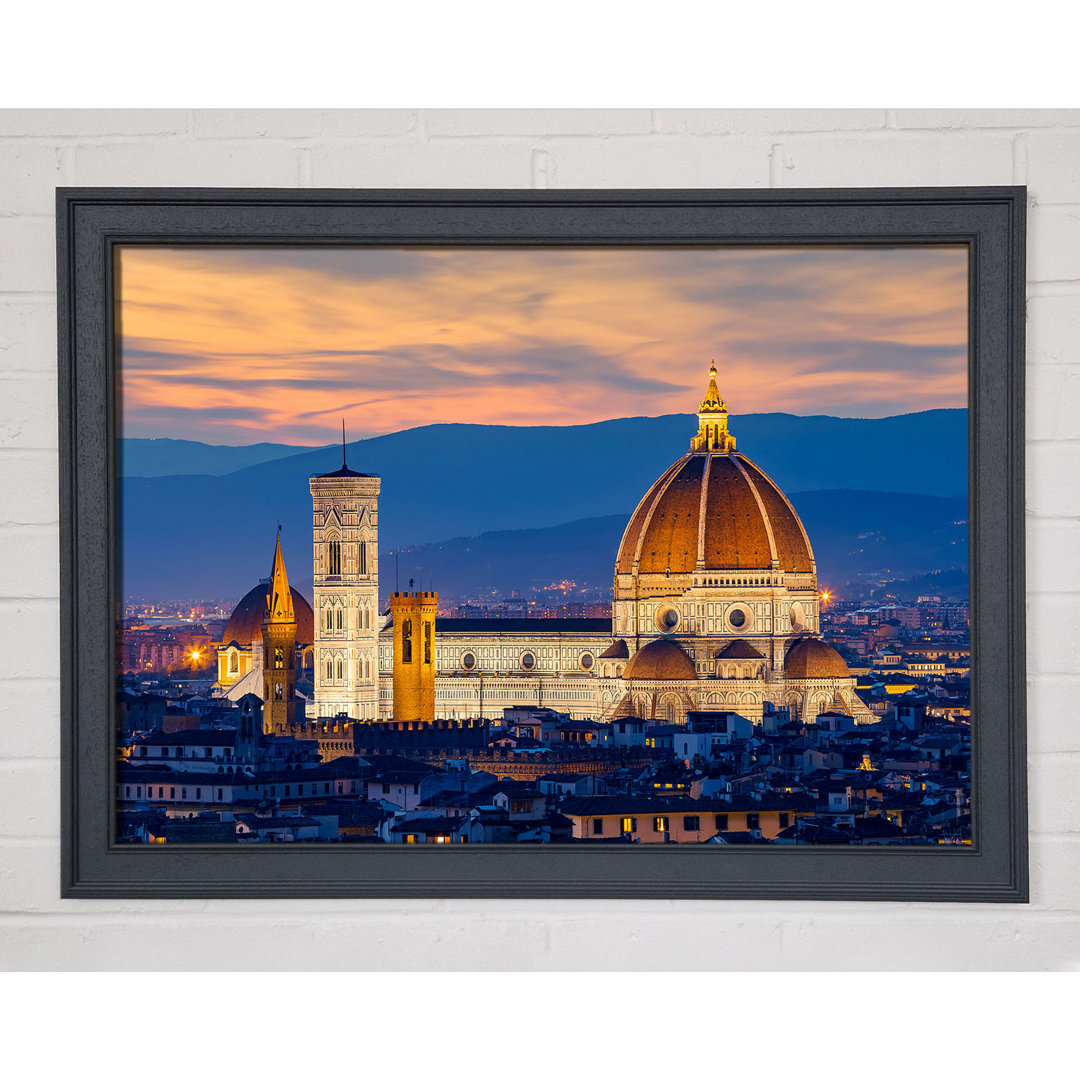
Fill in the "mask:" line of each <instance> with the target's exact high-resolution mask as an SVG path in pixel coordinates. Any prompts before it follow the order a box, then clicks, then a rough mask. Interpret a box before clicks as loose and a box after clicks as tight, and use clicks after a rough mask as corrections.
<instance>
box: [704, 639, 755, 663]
mask: <svg viewBox="0 0 1080 1080" xmlns="http://www.w3.org/2000/svg"><path fill="white" fill-rule="evenodd" d="M713 659H715V660H764V659H765V657H764V656H763V655H762V654H761V653H759V652H758V651H757V649H755V648H754V646H753V645H751V644H750V642H749V641H744V640H743V639H742V638H739V640H738V641H733V642H732V643H731V644H730V645H729V646H728V647H727V648H726V649H721V650H720V652H718V653H716V655H715V656H714V657H713Z"/></svg>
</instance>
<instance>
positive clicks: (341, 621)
mask: <svg viewBox="0 0 1080 1080" xmlns="http://www.w3.org/2000/svg"><path fill="white" fill-rule="evenodd" d="M344 625H345V609H344V608H338V609H337V628H338V629H339V630H341V629H342V628H343V627H344Z"/></svg>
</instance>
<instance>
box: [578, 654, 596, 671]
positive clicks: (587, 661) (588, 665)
mask: <svg viewBox="0 0 1080 1080" xmlns="http://www.w3.org/2000/svg"><path fill="white" fill-rule="evenodd" d="M580 663H581V666H582V667H583V668H584V669H585V670H586V671H590V670H591V669H592V666H593V664H594V663H596V659H595V658H594V656H593V654H592V653H591V652H587V653H582V654H581V661H580Z"/></svg>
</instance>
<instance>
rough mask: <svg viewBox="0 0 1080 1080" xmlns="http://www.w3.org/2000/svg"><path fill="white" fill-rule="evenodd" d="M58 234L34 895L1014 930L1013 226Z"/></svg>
mask: <svg viewBox="0 0 1080 1080" xmlns="http://www.w3.org/2000/svg"><path fill="white" fill-rule="evenodd" d="M58 200H59V201H58V223H59V225H58V232H59V238H58V239H59V274H60V279H59V291H60V372H61V378H60V387H61V391H60V414H61V440H62V441H61V449H62V463H63V473H62V504H61V509H62V529H63V532H62V603H63V617H62V631H63V656H62V676H63V710H64V742H63V783H64V791H63V808H64V818H63V823H64V881H63V892H64V895H66V896H162V897H164V896H207V897H209V896H238V897H246V896H251V897H255V896H312V897H350V896H356V897H365V896H366V897H374V896H403V897H406V896H476V897H500V896H505V897H514V896H532V897H540V896H550V897H597V898H603V897H685V898H693V897H697V898H732V897H750V898H761V899H801V898H836V899H862V900H898V899H903V900H966V901H971V900H981V901H1013V902H1015V901H1023V900H1025V899H1026V897H1027V870H1026V846H1027V840H1026V809H1025V787H1024V773H1025V756H1024V755H1025V743H1024V686H1025V679H1024V633H1023V631H1024V626H1023V610H1024V604H1023V600H1024V580H1023V543H1022V537H1023V534H1022V524H1023V497H1022V478H1023V457H1022V447H1023V427H1022V421H1023V395H1022V389H1023V380H1022V361H1023V352H1022V343H1023V327H1022V311H1023V296H1024V277H1023V265H1024V262H1023V259H1024V247H1023V245H1024V192H1023V189H1019V188H980V189H953V188H942V189H889V190H858V189H852V190H834V191H824V190H823V191H727V192H725V191H610V192H582V191H578V192H562V193H553V192H529V191H520V192H518V191H499V192H448V191H430V192H423V191H397V192H395V191H315V192H311V191H303V192H301V191H245V190H228V191H219V190H152V191H150V190H125V189H108V190H98V189H93V190H89V189H88V190H82V189H65V190H61V191H60V192H59V195H58Z"/></svg>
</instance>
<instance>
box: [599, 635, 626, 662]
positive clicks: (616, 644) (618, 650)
mask: <svg viewBox="0 0 1080 1080" xmlns="http://www.w3.org/2000/svg"><path fill="white" fill-rule="evenodd" d="M600 659H601V660H629V659H630V650H629V649H628V648H627V647H626V642H625V641H623V639H622V638H616V639H615V640H614V641H613V642H612V643H611V644H610V645H609V646H608V647H607V648H606V649H605V650H604V651H603V652H602V653H601V654H600Z"/></svg>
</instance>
